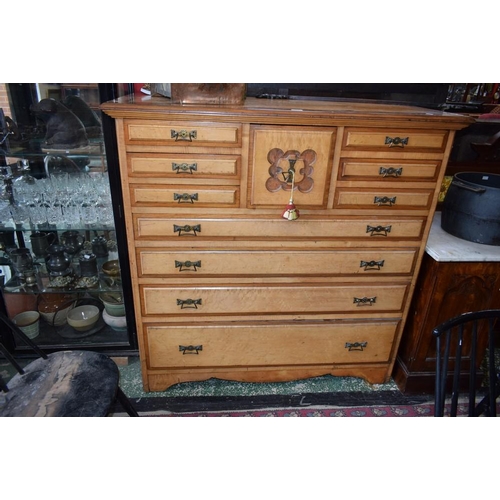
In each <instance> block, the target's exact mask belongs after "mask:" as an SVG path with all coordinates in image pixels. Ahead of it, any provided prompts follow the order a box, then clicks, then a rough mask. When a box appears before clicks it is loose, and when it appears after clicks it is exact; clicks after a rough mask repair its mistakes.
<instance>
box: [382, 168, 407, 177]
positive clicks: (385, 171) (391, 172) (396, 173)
mask: <svg viewBox="0 0 500 500" xmlns="http://www.w3.org/2000/svg"><path fill="white" fill-rule="evenodd" d="M378 173H379V175H381V176H382V177H401V175H403V167H399V168H394V167H380V170H379V172H378Z"/></svg>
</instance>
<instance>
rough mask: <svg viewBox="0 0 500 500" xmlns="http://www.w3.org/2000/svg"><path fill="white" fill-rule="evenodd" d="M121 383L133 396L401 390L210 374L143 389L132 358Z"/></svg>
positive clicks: (341, 381) (341, 380) (356, 381)
mask: <svg viewBox="0 0 500 500" xmlns="http://www.w3.org/2000/svg"><path fill="white" fill-rule="evenodd" d="M119 368H120V386H121V388H122V390H123V392H125V394H126V395H127V396H129V397H130V398H142V397H193V396H262V395H288V394H303V393H338V392H373V391H390V390H394V391H398V388H397V386H396V384H395V383H393V382H392V381H391V382H390V383H388V384H375V385H372V384H369V383H367V382H365V381H364V380H363V379H360V378H355V377H334V376H331V375H325V376H322V377H314V378H309V379H305V380H294V381H291V382H273V383H252V382H231V381H226V380H219V379H216V378H211V379H209V380H206V381H203V382H184V383H182V384H175V385H173V386H171V387H169V388H168V389H167V390H166V391H163V392H144V391H143V388H142V379H141V370H140V362H139V359H138V358H129V363H128V365H126V366H120V367H119Z"/></svg>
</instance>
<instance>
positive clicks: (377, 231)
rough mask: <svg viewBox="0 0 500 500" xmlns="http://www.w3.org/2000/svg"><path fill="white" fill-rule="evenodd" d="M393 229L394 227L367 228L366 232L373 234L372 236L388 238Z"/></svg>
mask: <svg viewBox="0 0 500 500" xmlns="http://www.w3.org/2000/svg"><path fill="white" fill-rule="evenodd" d="M391 229H392V226H366V232H367V233H371V234H370V236H387V233H390V232H391Z"/></svg>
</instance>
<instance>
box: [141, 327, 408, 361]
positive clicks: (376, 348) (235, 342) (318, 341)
mask: <svg viewBox="0 0 500 500" xmlns="http://www.w3.org/2000/svg"><path fill="white" fill-rule="evenodd" d="M398 324H399V322H398V321H393V320H392V321H391V320H387V321H383V320H379V321H369V322H368V321H365V322H356V321H349V322H347V321H337V322H334V321H332V322H322V323H307V322H301V323H300V324H294V323H286V324H283V323H277V324H272V325H271V324H267V325H266V324H258V325H243V324H239V325H237V324H232V325H218V324H215V325H210V324H209V325H203V326H202V327H201V326H191V325H190V326H187V325H168V326H163V325H147V326H145V327H144V330H145V337H146V338H147V351H148V362H149V367H150V368H153V369H154V368H182V367H210V366H217V367H223V366H266V367H267V366H279V365H314V364H319V365H321V364H329V365H331V364H351V363H384V362H387V361H388V360H389V357H390V354H391V350H392V345H393V342H394V337H395V333H396V330H397V327H398Z"/></svg>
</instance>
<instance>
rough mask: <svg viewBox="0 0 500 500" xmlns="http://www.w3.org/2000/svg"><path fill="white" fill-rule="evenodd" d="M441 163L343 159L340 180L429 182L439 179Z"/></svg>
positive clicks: (436, 161) (432, 161)
mask: <svg viewBox="0 0 500 500" xmlns="http://www.w3.org/2000/svg"><path fill="white" fill-rule="evenodd" d="M440 167H441V162H440V161H439V160H431V161H412V160H399V161H398V160H396V161H395V160H379V161H372V160H367V161H365V160H361V159H354V158H353V159H342V160H341V162H340V169H339V177H338V178H339V180H341V181H349V180H366V181H368V180H370V181H381V182H387V183H391V182H397V181H398V179H400V180H403V181H427V182H432V181H435V180H436V179H437V176H438V174H439V169H440Z"/></svg>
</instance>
